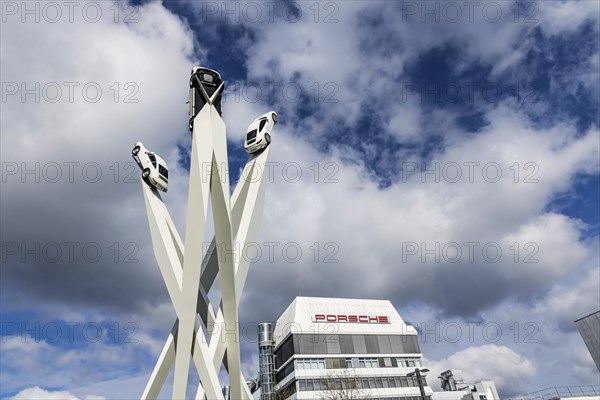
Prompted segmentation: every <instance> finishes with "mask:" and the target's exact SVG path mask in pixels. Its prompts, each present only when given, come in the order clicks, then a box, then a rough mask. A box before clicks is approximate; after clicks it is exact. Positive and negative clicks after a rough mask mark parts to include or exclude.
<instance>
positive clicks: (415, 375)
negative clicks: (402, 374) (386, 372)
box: [406, 368, 429, 400]
mask: <svg viewBox="0 0 600 400" xmlns="http://www.w3.org/2000/svg"><path fill="white" fill-rule="evenodd" d="M421 372H429V370H428V369H427V368H423V369H420V368H415V372H410V373H408V374H406V376H414V377H416V378H417V383H418V385H419V390H420V391H421V400H426V399H425V387H424V386H423V380H422V379H421V378H422V375H421Z"/></svg>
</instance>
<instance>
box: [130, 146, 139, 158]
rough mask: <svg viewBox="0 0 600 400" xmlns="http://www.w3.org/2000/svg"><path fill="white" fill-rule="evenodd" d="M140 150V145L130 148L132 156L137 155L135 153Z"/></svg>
mask: <svg viewBox="0 0 600 400" xmlns="http://www.w3.org/2000/svg"><path fill="white" fill-rule="evenodd" d="M139 152H140V146H135V147H134V148H133V150H131V154H133V155H134V156H137V154H138V153H139Z"/></svg>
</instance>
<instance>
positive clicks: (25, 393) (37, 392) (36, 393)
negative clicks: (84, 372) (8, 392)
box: [11, 386, 106, 400]
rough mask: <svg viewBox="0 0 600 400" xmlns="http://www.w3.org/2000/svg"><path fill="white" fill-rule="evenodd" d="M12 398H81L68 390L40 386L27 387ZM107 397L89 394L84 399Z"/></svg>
mask: <svg viewBox="0 0 600 400" xmlns="http://www.w3.org/2000/svg"><path fill="white" fill-rule="evenodd" d="M11 399H12V400H80V398H79V397H76V396H74V395H72V394H71V393H69V392H67V391H47V390H44V389H41V388H39V387H37V386H36V387H32V388H27V389H24V390H22V391H20V392H19V393H17V394H16V395H15V396H14V397H12V398H11ZM105 399H106V398H105V397H102V396H94V395H87V396H85V397H84V398H83V400H105Z"/></svg>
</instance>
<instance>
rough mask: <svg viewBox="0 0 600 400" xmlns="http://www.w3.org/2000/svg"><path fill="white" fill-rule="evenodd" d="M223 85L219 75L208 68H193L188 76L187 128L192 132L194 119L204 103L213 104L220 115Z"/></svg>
mask: <svg viewBox="0 0 600 400" xmlns="http://www.w3.org/2000/svg"><path fill="white" fill-rule="evenodd" d="M224 89H225V83H224V82H223V80H222V79H221V74H219V73H218V72H217V71H215V70H212V69H210V68H204V67H194V68H192V75H191V76H190V100H189V105H190V111H189V116H190V120H189V126H190V132H191V131H192V130H193V125H194V117H195V116H196V114H198V113H199V112H200V110H201V109H202V107H204V105H205V104H206V103H210V104H213V105H214V106H215V108H216V109H217V111H218V112H219V115H222V111H221V102H222V101H221V100H222V95H223V90H224Z"/></svg>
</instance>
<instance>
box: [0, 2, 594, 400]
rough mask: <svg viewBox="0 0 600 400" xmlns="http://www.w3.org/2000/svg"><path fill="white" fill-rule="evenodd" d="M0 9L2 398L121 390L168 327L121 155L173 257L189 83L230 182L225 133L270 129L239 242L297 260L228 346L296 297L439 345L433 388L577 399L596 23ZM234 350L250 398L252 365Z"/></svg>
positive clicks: (588, 379) (251, 352) (586, 380)
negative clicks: (458, 330) (288, 250)
mask: <svg viewBox="0 0 600 400" xmlns="http://www.w3.org/2000/svg"><path fill="white" fill-rule="evenodd" d="M11 4H12V3H11ZM19 4H20V3H19ZM19 4H18V3H14V4H12V5H11V6H10V7H9V6H6V5H3V18H4V19H5V21H3V24H2V28H1V29H2V38H1V44H2V60H1V64H2V82H3V100H2V104H1V105H2V114H3V118H2V122H1V124H2V137H1V140H2V146H1V148H2V149H1V156H2V166H3V169H2V175H3V176H2V191H1V194H0V197H1V199H2V201H1V209H2V224H1V232H2V243H3V247H2V268H1V269H0V272H1V274H2V275H1V279H0V287H1V293H0V300H1V303H0V311H1V316H2V329H1V332H0V333H1V340H2V341H1V342H0V349H1V350H0V351H1V353H2V357H0V372H1V375H0V379H1V382H0V387H1V388H0V396H2V397H3V398H5V397H6V398H13V397H14V396H17V397H15V398H27V397H32V396H36V397H39V398H44V396H50V394H49V393H51V392H59V393H60V395H61V396H63V397H61V398H73V397H76V398H81V399H89V400H91V399H97V398H107V399H111V398H136V397H139V395H140V393H141V391H142V390H143V387H144V384H145V382H146V380H147V378H148V376H149V374H150V372H151V369H152V367H153V365H154V361H155V360H156V357H157V355H158V353H159V352H160V349H161V347H162V344H163V341H164V338H165V337H166V335H167V333H168V331H169V329H170V327H171V324H172V322H173V318H174V311H173V309H172V307H171V304H170V301H169V298H168V295H167V293H166V290H165V288H164V284H163V282H162V280H161V277H160V273H159V270H158V268H157V265H156V262H155V260H154V256H153V253H152V248H151V244H150V237H149V235H148V232H147V222H146V217H145V211H144V205H143V204H144V203H143V198H142V195H141V191H140V188H139V186H138V183H137V181H136V179H132V177H133V178H135V176H133V175H132V172H135V170H131V169H130V167H131V165H130V164H128V163H130V162H131V160H130V159H129V151H130V147H131V146H132V144H133V143H135V142H136V141H138V140H142V141H144V143H145V144H146V145H147V146H148V147H149V148H151V149H153V150H155V151H157V152H158V153H159V154H161V155H162V156H163V157H164V158H165V159H166V160H167V162H168V163H169V165H170V167H171V171H170V175H171V181H170V186H171V187H170V190H169V192H168V194H167V195H165V201H166V203H167V205H168V207H169V209H170V211H171V213H172V215H173V217H174V220H175V222H176V224H177V225H178V226H179V230H180V231H181V232H183V231H184V229H183V228H184V226H183V221H184V218H185V204H186V203H185V202H186V199H187V195H186V193H187V173H188V171H187V170H188V164H189V159H188V157H189V147H190V143H191V141H190V137H189V132H188V129H187V106H186V104H185V102H186V100H187V79H188V76H189V71H190V69H191V67H192V66H193V65H204V66H208V67H210V68H213V69H216V70H218V71H220V73H221V75H222V76H223V78H224V79H225V81H226V95H225V100H224V105H223V110H224V111H223V117H224V120H225V122H226V124H227V129H228V130H227V135H228V151H229V162H230V169H231V182H235V181H236V180H237V178H238V176H239V169H240V168H241V166H243V164H244V163H245V160H246V158H247V155H246V153H245V151H244V149H243V145H242V142H243V135H244V133H245V129H246V127H247V126H248V124H249V123H250V122H251V121H252V120H253V119H254V118H255V117H256V116H259V115H261V114H263V113H265V112H266V111H269V110H276V111H277V113H278V115H279V123H278V125H277V130H276V133H275V134H274V138H273V145H272V146H273V148H272V159H273V161H274V162H276V163H279V164H276V166H275V167H274V169H273V176H272V177H271V178H272V179H271V180H270V182H269V185H268V189H267V194H266V203H265V209H266V210H265V216H264V220H263V223H262V226H261V233H260V239H259V243H263V244H264V243H266V242H271V241H275V242H278V243H279V244H280V245H281V247H283V246H284V245H285V244H289V243H293V244H295V245H298V246H299V247H300V248H301V249H302V250H303V257H301V259H300V260H298V261H296V262H290V260H289V259H287V258H286V257H284V255H282V254H281V252H278V253H276V256H275V259H274V260H268V259H265V258H262V259H260V260H258V261H257V262H256V263H255V264H254V265H253V267H252V268H251V270H250V275H249V278H248V283H247V287H246V290H245V292H244V297H243V298H242V304H241V305H240V318H241V323H242V324H250V323H253V322H257V321H258V322H262V321H273V320H275V319H276V318H277V316H278V315H279V314H280V313H281V312H282V311H283V310H284V309H285V307H286V306H287V304H289V303H290V302H291V301H292V300H293V298H294V296H296V295H298V294H302V295H309V296H331V297H336V296H342V297H356V298H385V299H390V300H391V301H392V302H393V303H394V305H395V306H396V308H397V309H398V310H399V312H400V314H401V316H402V317H403V318H404V319H405V320H407V321H410V322H411V323H413V324H414V325H415V326H416V327H417V329H418V330H419V331H421V332H423V331H427V330H428V329H429V330H431V329H432V327H434V328H433V329H437V330H439V331H440V332H444V329H445V328H446V327H450V326H455V325H456V324H458V325H459V326H461V327H463V328H464V331H463V332H462V333H463V336H462V337H461V339H460V340H458V341H453V340H448V338H447V337H444V335H443V334H442V337H441V339H440V340H430V339H427V337H424V339H423V340H422V341H421V349H422V352H423V356H424V357H425V364H426V366H428V368H430V369H431V370H432V371H434V372H439V371H441V370H444V369H449V368H458V369H462V370H463V371H465V373H466V374H468V375H467V377H468V378H469V379H472V380H476V379H480V378H483V377H492V378H494V379H495V381H496V384H497V386H498V387H499V390H500V393H501V395H502V396H503V397H508V396H512V395H516V394H519V393H524V392H529V391H533V390H537V389H540V388H544V387H548V386H557V385H583V384H593V383H597V382H598V379H599V375H598V371H597V369H596V368H595V366H594V364H593V362H592V359H591V357H590V356H589V353H588V352H587V349H586V348H585V346H584V344H583V341H582V340H581V338H580V336H579V334H578V332H577V331H576V329H575V326H574V324H573V323H572V322H573V320H574V319H575V318H576V317H577V315H578V314H580V313H582V312H585V311H588V310H590V309H593V308H594V307H598V306H600V270H599V254H598V239H599V235H600V223H599V218H600V212H599V203H600V185H599V171H600V165H599V163H600V160H599V141H600V136H599V130H598V126H599V124H600V120H599V114H598V105H599V100H600V99H599V96H600V76H599V68H600V55H599V54H600V53H599V50H600V48H599V41H598V35H599V18H598V15H599V9H598V4H597V3H596V2H593V1H569V2H563V1H543V2H541V1H540V2H533V1H532V2H524V1H518V2H487V3H486V2H484V3H481V4H480V3H477V5H476V6H474V7H475V8H474V9H471V10H470V9H469V8H468V7H466V6H465V5H462V6H461V4H460V3H453V4H458V9H457V8H454V9H453V8H452V7H453V6H448V5H447V3H444V2H391V1H370V2H361V1H352V2H321V3H312V2H302V1H301V2H284V3H276V4H275V5H273V4H271V3H269V5H266V4H263V3H261V2H241V3H235V2H233V3H228V4H229V5H227V6H225V5H224V3H221V2H200V1H183V2H164V3H163V2H160V1H143V2H136V3H130V4H128V3H119V8H118V10H119V12H118V13H116V9H115V8H114V5H113V8H111V4H109V3H95V2H92V3H91V5H89V4H87V3H81V4H79V6H78V7H80V8H77V9H75V13H74V14H73V20H72V21H70V20H69V18H68V15H69V14H68V11H69V10H68V9H64V8H63V9H62V10H61V11H62V13H61V18H59V20H58V21H51V20H52V18H53V17H52V16H53V15H55V14H51V13H50V12H51V11H52V12H53V10H49V9H46V8H44V5H43V3H32V4H34V6H31V7H38V8H39V9H34V11H33V12H34V13H35V12H38V13H39V18H38V20H37V21H36V19H35V15H33V14H27V13H24V10H22V9H21V8H20V7H21V6H20V5H19ZM35 4H38V5H37V6H35ZM86 4H87V5H86ZM13 6H14V7H13ZM96 6H97V7H99V10H100V11H99V14H98V15H99V18H98V19H97V20H95V19H94V18H91V17H90V15H92V16H93V14H86V15H83V14H81V10H82V9H84V8H85V9H86V10H88V9H91V8H93V9H94V10H95V7H96ZM11 7H12V8H11ZM15 7H16V8H15ZM86 7H87V8H86ZM227 7H229V8H227ZM270 7H273V8H270ZM35 10H37V11H35ZM457 10H458V11H459V12H460V16H458V14H455V12H456V11H457ZM484 10H485V11H484ZM90 12H91V11H90ZM271 12H272V13H273V14H272V15H271V14H270V13H271ZM40 60H44V62H43V63H40ZM36 84H38V85H39V88H40V89H39V90H38V91H37V96H39V99H38V101H36V93H35V91H36V89H35V88H36V87H37V86H36ZM69 84H74V85H76V86H74V87H75V90H74V91H73V97H74V98H73V99H72V100H73V101H70V99H69V91H68V85H69ZM23 85H25V86H23ZM88 86H93V88H92V89H94V88H95V87H100V88H101V93H102V94H101V96H100V97H99V98H98V100H97V101H95V100H94V101H91V100H90V96H92V95H91V94H90V93H93V91H89V92H83V91H82V90H81V89H82V88H84V87H88ZM24 87H25V88H34V89H33V91H34V93H32V92H31V91H30V92H29V94H27V92H24V91H23V88H24ZM56 87H59V88H61V94H62V95H61V96H59V97H58V99H56V97H55V96H54V93H55V92H54V91H55V90H56ZM117 89H118V90H117ZM128 96H129V97H128ZM130 100H134V101H130ZM57 165H58V168H59V171H60V172H61V174H60V177H59V178H57V179H53V178H52V177H54V175H52V174H53V173H54V171H55V170H56V168H57ZM69 165H71V166H72V168H73V170H71V172H73V171H74V172H73V174H72V177H71V175H69V173H70V172H69V171H70V170H69ZM290 167H291V168H290ZM36 168H37V170H36ZM298 169H299V170H300V171H301V173H302V175H301V177H300V178H299V179H297V180H296V179H293V178H291V176H292V175H293V173H294V172H295V171H297V170H298ZM28 170H29V171H34V172H31V173H29V174H27V173H26V171H28ZM98 170H99V171H100V173H101V174H100V176H99V177H98V178H97V179H96V175H94V173H95V172H96V171H98ZM35 171H37V172H35ZM457 173H458V175H457ZM473 242H475V243H477V248H476V251H475V253H473V254H474V256H473V259H470V258H469V257H468V251H469V249H468V248H467V247H466V246H465V243H473ZM73 243H75V244H73ZM315 243H316V244H317V246H318V247H319V248H320V249H321V251H320V253H319V255H318V257H316V256H315V254H314V252H313V250H311V249H312V248H314V247H311V246H313V245H314V244H315ZM455 243H456V244H458V245H459V247H460V249H461V251H462V255H461V256H460V257H458V260H457V261H453V262H450V261H449V259H453V256H454V253H452V252H451V255H449V254H450V253H442V249H451V248H452V244H455ZM490 245H493V246H494V248H495V246H498V247H499V248H501V249H502V256H501V257H499V258H498V260H493V261H490V257H489V255H488V254H484V253H482V251H481V249H482V248H489V247H490ZM69 246H72V247H69ZM328 246H329V247H328ZM331 246H333V247H331ZM411 246H416V249H417V250H416V252H414V253H412V252H410V251H408V250H409V249H410V250H413V249H415V247H411ZM436 246H439V249H440V250H439V251H437V253H438V254H437V255H438V256H439V257H438V258H439V259H438V258H436V257H435V256H432V255H431V254H430V255H429V256H428V255H427V252H426V250H427V249H432V248H433V249H436V248H437V247H436ZM71 248H72V249H74V250H73V253H72V257H71V254H70V253H69V251H70V250H69V249H71ZM332 248H335V249H336V251H335V252H334V253H328V251H330V250H329V249H332ZM57 249H58V251H60V253H58V254H57V253H56V251H57ZM98 249H99V250H100V253H101V254H99V255H98V257H96V253H95V251H97V250H98ZM444 251H445V250H444ZM327 254H329V255H330V256H331V257H332V259H333V261H335V262H332V263H330V262H326V261H331V259H328V260H326V259H325V257H324V256H325V255H327ZM453 260H454V259H453ZM282 282H285V284H282ZM264 293H270V296H269V297H266V296H265V295H264ZM212 295H215V296H218V293H214V294H212ZM470 323H476V324H477V325H476V327H475V337H474V338H473V340H469V339H468V337H467V336H468V335H466V334H467V333H468V331H467V327H468V324H470ZM436 324H437V325H436ZM494 324H497V325H498V326H500V327H501V329H502V332H503V334H502V335H501V336H500V337H499V338H498V339H497V340H490V338H489V336H488V335H487V331H486V330H485V329H487V327H490V326H492V325H494ZM70 326H72V327H73V330H72V331H71V330H69V329H70V328H69V327H70ZM494 326H495V325H494ZM57 327H58V328H59V329H60V334H56V332H58V331H57V330H56V329H57ZM84 328H85V329H84ZM99 332H101V336H100V337H98V338H96V337H97V335H98V334H99ZM53 335H54V336H53ZM56 335H58V337H57V338H56ZM94 335H96V336H94ZM36 339H37V340H36ZM241 348H242V352H243V355H242V362H243V368H244V371H245V373H246V375H247V376H248V377H252V376H254V375H255V374H256V370H257V366H256V343H255V342H254V341H253V340H252V339H250V338H248V339H247V340H244V341H243V342H242V343H241ZM192 381H193V380H192ZM429 382H430V383H431V384H432V386H433V387H434V388H436V389H437V382H436V379H435V377H432V378H430V379H429ZM191 385H192V387H190V392H189V393H192V391H193V384H191ZM169 391H170V389H169V388H165V390H164V391H163V394H164V395H165V396H168V395H169V394H168V393H169ZM19 393H21V394H20V395H19ZM55 394H56V393H55ZM18 396H21V397H18ZM57 396H58V395H57ZM68 396H73V397H68ZM165 398H166V397H165Z"/></svg>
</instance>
